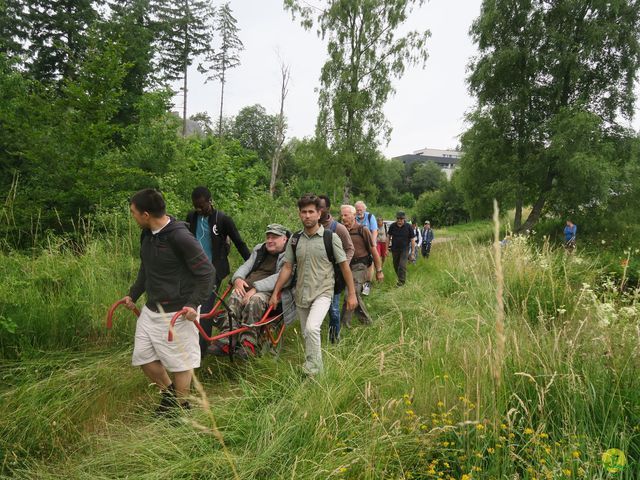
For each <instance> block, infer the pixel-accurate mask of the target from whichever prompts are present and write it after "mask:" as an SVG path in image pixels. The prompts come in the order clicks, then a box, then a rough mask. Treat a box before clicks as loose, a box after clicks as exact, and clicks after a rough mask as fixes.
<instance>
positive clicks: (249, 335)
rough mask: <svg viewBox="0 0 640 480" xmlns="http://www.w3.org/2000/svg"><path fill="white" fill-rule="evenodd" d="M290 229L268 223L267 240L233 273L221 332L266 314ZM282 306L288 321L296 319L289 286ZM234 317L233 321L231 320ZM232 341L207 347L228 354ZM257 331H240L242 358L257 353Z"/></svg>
mask: <svg viewBox="0 0 640 480" xmlns="http://www.w3.org/2000/svg"><path fill="white" fill-rule="evenodd" d="M288 234H289V232H288V231H287V229H286V228H285V227H283V226H282V225H280V224H277V223H272V224H270V225H269V226H267V230H266V232H265V235H266V240H265V242H264V243H260V244H258V245H256V246H255V247H254V249H253V251H252V252H251V256H250V257H249V259H248V260H247V261H246V262H245V263H244V264H243V265H242V266H241V267H240V268H238V270H236V272H235V273H234V274H233V277H232V280H231V281H232V283H233V292H232V293H231V296H230V297H229V298H228V300H227V301H226V304H227V307H228V308H229V310H230V312H231V315H229V314H227V318H226V319H225V321H224V323H223V326H222V328H221V332H225V331H229V330H231V329H234V330H235V329H237V328H239V327H240V326H241V324H246V325H252V324H254V323H256V322H257V321H258V320H260V318H261V317H262V316H263V314H264V312H265V310H266V309H267V307H268V306H269V298H270V297H271V293H272V292H273V288H274V287H275V284H276V280H277V279H278V273H279V272H280V268H282V265H283V264H284V250H285V247H286V245H287V240H288ZM281 298H282V308H283V312H284V320H285V323H286V324H289V323H291V322H292V321H293V320H295V307H294V305H293V296H292V294H291V291H290V290H289V289H285V290H283V291H282V296H281ZM229 317H232V320H233V321H229V320H230V318H229ZM231 345H232V343H231V342H230V341H229V337H227V338H223V339H220V340H217V341H215V342H213V343H212V344H211V345H210V346H209V348H208V349H207V351H208V352H209V353H211V354H212V355H228V354H229V349H230V348H231ZM257 345H258V331H257V330H256V329H249V331H247V332H243V333H241V334H240V335H239V338H238V341H237V342H236V347H235V348H236V350H235V351H234V352H233V353H234V355H236V356H237V357H239V358H242V359H247V358H249V357H252V356H254V355H255V353H256V347H257Z"/></svg>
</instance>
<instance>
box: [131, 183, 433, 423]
mask: <svg viewBox="0 0 640 480" xmlns="http://www.w3.org/2000/svg"><path fill="white" fill-rule="evenodd" d="M192 203H193V207H194V209H193V210H192V211H191V212H189V214H188V215H187V221H186V222H182V221H179V220H176V219H175V218H173V217H170V216H169V215H167V212H166V205H165V201H164V198H163V197H162V195H161V194H160V193H159V192H158V191H156V190H153V189H145V190H141V191H139V192H137V193H136V194H134V195H133V196H132V197H131V199H130V211H131V215H132V216H133V218H134V220H135V221H136V223H138V225H139V226H140V228H141V229H142V234H141V239H140V259H141V263H140V268H139V271H138V275H137V278H136V280H135V282H134V284H133V285H132V286H131V288H130V290H129V292H128V294H127V296H125V297H124V298H123V299H122V300H123V302H124V304H125V306H126V307H127V308H129V309H131V310H133V309H134V308H135V302H136V301H137V300H138V299H139V298H140V296H141V295H142V294H143V293H146V303H145V305H144V308H143V309H142V310H141V312H140V315H139V317H138V321H137V324H136V332H135V340H134V349H133V356H132V365H134V366H140V367H141V368H142V370H143V372H144V374H145V375H146V376H147V377H148V378H149V379H150V380H151V381H152V382H153V383H155V384H156V385H157V386H158V387H159V388H160V390H161V397H162V398H161V401H160V405H159V407H158V408H157V410H156V411H157V413H159V414H165V413H169V412H175V411H176V408H183V409H188V408H190V406H189V402H188V400H187V397H188V394H189V391H190V386H191V377H192V372H193V369H195V368H198V367H199V366H200V362H201V359H202V358H203V357H204V356H205V355H206V354H212V355H227V354H230V353H233V354H234V355H235V356H236V357H239V358H241V359H249V358H251V357H253V356H254V355H256V349H257V347H258V341H259V339H258V338H257V336H258V335H257V332H256V329H254V328H249V329H247V331H244V332H242V333H240V334H238V338H237V339H235V340H234V341H233V342H230V341H229V339H228V338H223V339H221V340H217V341H214V342H213V343H211V344H208V343H207V342H206V341H205V340H204V338H201V337H200V336H199V334H198V330H197V329H196V327H195V325H194V324H193V321H194V320H197V319H199V316H200V314H201V313H202V314H204V313H207V312H209V311H211V309H212V308H213V306H214V303H215V300H216V298H217V293H216V292H217V289H218V287H220V285H222V282H223V281H224V279H225V278H226V277H227V275H229V273H230V267H229V260H228V255H229V250H230V243H231V242H232V243H233V244H234V245H235V247H236V249H237V250H238V252H239V253H240V255H241V256H242V258H243V259H244V263H243V264H242V265H241V266H240V267H239V268H238V269H237V270H236V271H235V272H234V273H233V275H232V277H231V293H230V296H229V297H228V298H227V299H226V301H225V304H226V307H227V309H228V313H227V314H225V315H224V316H223V317H224V318H222V319H221V320H222V321H220V322H219V323H218V324H217V326H218V327H219V328H221V330H222V331H230V330H233V329H235V328H238V326H239V325H252V324H254V323H255V322H256V321H258V320H259V319H260V318H261V317H262V315H263V313H264V312H265V310H266V309H267V308H268V307H269V306H270V305H271V306H272V307H273V308H277V307H278V306H279V308H280V309H281V311H282V315H283V319H284V323H285V324H286V325H289V324H291V323H292V322H293V321H295V319H296V318H298V319H299V320H300V327H301V331H302V334H303V337H304V346H305V348H304V350H305V362H304V365H303V367H302V368H303V371H304V373H305V374H306V375H315V374H318V373H321V372H322V370H323V362H322V351H321V326H322V323H323V321H324V318H325V316H326V315H327V314H328V315H329V340H330V341H331V342H332V343H337V342H339V340H340V331H341V327H343V326H344V327H347V328H348V327H350V326H351V322H352V319H353V317H354V315H355V317H356V318H357V319H358V320H359V321H360V322H361V323H362V324H371V321H372V320H371V317H370V315H369V313H368V311H367V307H366V305H365V303H364V300H363V295H365V296H366V295H368V294H369V291H370V282H371V280H372V279H374V278H375V280H376V281H378V282H382V281H383V280H384V273H383V268H382V267H383V264H384V261H385V259H386V257H387V252H388V251H391V254H392V257H393V266H394V270H395V272H396V274H397V278H398V280H397V285H398V286H402V285H404V284H405V282H406V272H407V268H406V267H407V261H409V260H411V261H414V260H415V258H416V257H417V252H418V248H419V247H422V254H423V256H424V257H428V256H429V253H430V250H431V243H432V242H433V231H432V230H431V226H430V224H429V222H428V221H427V222H425V225H424V228H423V229H421V230H420V229H418V228H417V226H416V225H415V223H416V222H415V221H414V222H413V225H411V224H409V223H407V222H406V215H405V213H404V212H401V211H400V212H397V214H396V221H395V222H393V223H391V224H390V225H387V223H385V222H384V221H383V219H382V218H379V219H376V218H375V216H374V215H373V214H372V213H370V212H368V211H367V209H366V205H365V204H364V203H363V202H361V201H360V202H356V204H355V205H341V207H340V220H341V221H340V222H338V221H337V220H335V219H334V218H333V216H332V215H331V202H330V199H329V197H327V196H325V195H319V196H316V195H314V194H306V195H303V196H302V197H301V198H300V199H299V200H298V214H299V217H300V221H301V223H302V227H303V228H302V230H300V231H298V232H296V233H292V232H290V231H289V230H288V229H287V228H286V227H284V226H283V225H280V224H277V223H272V224H269V225H267V227H266V229H265V232H264V235H265V237H264V241H263V242H261V243H259V244H258V245H256V246H255V247H254V248H253V250H251V251H250V250H249V249H248V247H247V245H246V244H245V242H244V241H243V239H242V237H241V235H240V233H239V232H238V229H237V227H236V225H235V223H234V221H233V219H232V218H231V217H230V216H228V215H226V214H225V213H224V212H222V211H220V210H217V209H216V208H214V206H213V203H212V198H211V192H210V191H209V190H208V189H207V188H206V187H197V188H195V189H194V190H193V192H192ZM345 289H346V294H344V301H343V304H342V306H340V300H341V297H342V296H343V293H344V291H345ZM181 310H182V311H183V312H185V313H184V314H183V316H182V318H181V319H180V320H178V321H177V322H176V324H175V328H174V336H175V338H176V341H175V342H169V341H168V340H167V331H168V319H169V318H171V317H172V316H173V315H174V314H175V313H176V312H178V311H181ZM201 325H202V327H203V329H204V330H205V332H206V333H207V334H208V335H211V332H212V329H213V325H214V320H213V319H202V320H201ZM232 349H233V350H232ZM230 350H232V352H230ZM169 373H171V374H172V375H173V379H172V378H171V377H170V376H169Z"/></svg>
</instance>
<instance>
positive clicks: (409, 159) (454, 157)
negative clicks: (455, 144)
mask: <svg viewBox="0 0 640 480" xmlns="http://www.w3.org/2000/svg"><path fill="white" fill-rule="evenodd" d="M461 157H462V152H460V151H458V150H438V149H435V148H423V149H422V150H416V151H415V152H413V153H409V154H407V155H400V156H399V157H395V158H394V159H393V160H401V161H402V162H403V163H404V164H405V165H407V164H411V163H413V162H434V163H435V164H436V165H438V166H439V167H440V168H441V169H442V171H443V172H444V173H445V174H446V176H447V180H451V175H453V172H454V170H456V169H457V168H458V166H459V164H460V158H461Z"/></svg>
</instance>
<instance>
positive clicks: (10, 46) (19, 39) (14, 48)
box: [0, 0, 28, 62]
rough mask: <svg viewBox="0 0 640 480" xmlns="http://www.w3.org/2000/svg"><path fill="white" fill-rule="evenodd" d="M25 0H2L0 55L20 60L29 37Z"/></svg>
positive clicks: (0, 1) (0, 7)
mask: <svg viewBox="0 0 640 480" xmlns="http://www.w3.org/2000/svg"><path fill="white" fill-rule="evenodd" d="M25 8H26V5H25V3H24V0H0V55H4V56H5V57H6V58H7V59H11V60H14V61H18V62H20V61H21V60H23V55H24V40H25V39H26V38H27V32H28V28H27V21H26V18H25V17H26V15H25Z"/></svg>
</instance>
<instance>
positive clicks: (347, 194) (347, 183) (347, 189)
mask: <svg viewBox="0 0 640 480" xmlns="http://www.w3.org/2000/svg"><path fill="white" fill-rule="evenodd" d="M350 199H351V172H345V176H344V190H343V191H342V203H343V204H344V205H348V204H349V203H350V202H349V201H350Z"/></svg>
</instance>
